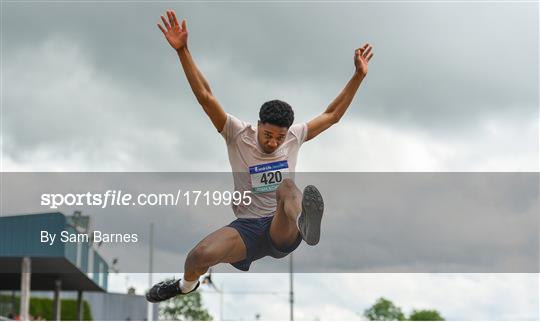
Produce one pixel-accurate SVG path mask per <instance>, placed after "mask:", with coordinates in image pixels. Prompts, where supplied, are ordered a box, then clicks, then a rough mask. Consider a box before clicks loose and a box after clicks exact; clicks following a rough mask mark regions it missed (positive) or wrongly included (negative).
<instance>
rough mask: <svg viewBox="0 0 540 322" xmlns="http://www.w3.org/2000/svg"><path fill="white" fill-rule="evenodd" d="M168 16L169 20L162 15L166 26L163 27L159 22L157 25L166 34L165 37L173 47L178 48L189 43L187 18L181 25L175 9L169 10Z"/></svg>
mask: <svg viewBox="0 0 540 322" xmlns="http://www.w3.org/2000/svg"><path fill="white" fill-rule="evenodd" d="M167 18H168V20H167V19H165V17H163V16H161V20H162V21H163V24H164V25H165V28H163V27H162V26H161V25H160V24H159V23H158V24H157V26H158V28H159V29H160V30H161V32H163V35H165V38H166V39H167V41H168V42H169V44H170V45H171V47H172V48H174V49H176V50H178V49H180V48H182V47H184V46H186V45H187V40H188V31H187V26H186V20H185V19H183V20H182V26H180V25H179V24H178V19H177V18H176V14H175V13H174V11H173V10H167Z"/></svg>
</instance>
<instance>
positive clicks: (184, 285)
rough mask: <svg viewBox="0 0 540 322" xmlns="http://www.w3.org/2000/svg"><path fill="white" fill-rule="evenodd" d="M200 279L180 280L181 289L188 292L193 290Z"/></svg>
mask: <svg viewBox="0 0 540 322" xmlns="http://www.w3.org/2000/svg"><path fill="white" fill-rule="evenodd" d="M198 281H199V280H194V281H186V280H185V279H181V280H180V289H181V290H182V292H183V293H187V292H189V291H192V290H193V289H194V288H195V285H197V282H198Z"/></svg>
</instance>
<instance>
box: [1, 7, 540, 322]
mask: <svg viewBox="0 0 540 322" xmlns="http://www.w3.org/2000/svg"><path fill="white" fill-rule="evenodd" d="M168 8H171V9H174V10H176V12H177V16H178V17H179V18H186V19H187V21H188V29H189V31H190V36H189V40H190V42H189V43H190V50H191V52H192V54H193V57H194V59H195V61H196V62H197V64H198V65H199V67H200V69H201V70H202V72H203V73H204V75H205V76H206V78H207V79H208V81H209V83H210V86H211V87H212V90H213V92H214V94H215V95H216V97H217V98H218V100H219V101H220V102H221V104H222V105H223V107H224V108H225V109H226V111H227V112H229V113H231V114H234V115H236V116H237V117H239V118H241V119H244V120H246V121H251V122H256V120H257V113H258V109H259V107H260V105H261V104H262V103H263V102H264V101H267V100H270V99H275V98H278V99H282V100H285V101H287V102H289V103H290V104H291V105H292V106H293V108H294V109H295V113H296V120H297V121H298V122H304V121H307V120H309V119H310V118H312V117H314V116H316V115H317V114H318V113H321V112H322V111H323V110H324V109H325V108H326V106H327V105H328V104H329V103H330V102H331V101H332V100H333V99H334V97H335V96H336V95H337V94H338V93H339V92H340V90H341V89H342V88H343V86H344V85H345V84H346V82H347V81H348V80H349V78H350V77H351V75H352V73H353V71H354V65H353V51H354V49H355V48H358V47H360V46H361V45H362V44H363V43H364V42H370V43H371V44H372V45H373V47H374V49H373V50H374V52H375V56H374V58H373V59H372V61H371V63H370V69H369V74H368V76H367V78H366V79H365V80H364V83H363V84H362V86H361V88H360V90H359V92H358V94H357V96H356V98H355V100H354V101H353V103H352V105H351V107H350V109H349V111H348V112H347V114H346V115H345V117H344V118H343V119H342V121H341V122H340V123H338V124H337V125H336V126H334V127H332V128H331V129H330V130H328V131H327V132H325V133H324V134H322V135H321V136H320V137H318V138H317V139H316V140H314V141H312V142H308V143H306V144H305V145H304V146H303V147H302V150H301V151H302V152H301V154H300V158H299V163H298V166H297V170H298V171H332V172H335V171H404V172H408V171H449V172H456V171H501V172H504V171H510V172H511V171H538V169H539V166H538V161H539V160H538V122H539V115H538V70H539V68H538V67H539V66H538V4H537V3H531V2H529V3H525V2H521V3H512V2H507V3H487V2H485V3H479V2H475V3H463V2H459V3H441V2H439V3H418V2H415V3H413V2H408V3H406V2H385V3H374V2H373V3H372V2H369V3H366V2H357V3H339V4H335V3H328V2H327V3H279V4H272V3H266V2H265V3H262V2H258V3H253V2H251V3H247V2H246V3H238V2H237V3H208V2H206V3H198V4H197V3H181V2H174V3H173V2H171V3H156V4H152V3H148V2H114V3H104V2H80V3H76V2H72V3H70V2H57V3H52V2H27V3H21V2H8V3H2V9H3V12H2V19H1V20H2V37H3V38H2V84H3V85H2V91H3V92H2V115H1V116H2V121H1V125H2V142H1V148H2V156H1V162H2V164H1V169H2V171H227V170H229V165H228V161H227V154H226V149H225V146H224V142H223V139H222V138H221V136H220V135H218V134H217V133H216V131H215V129H214V128H213V126H212V125H211V123H210V122H209V121H208V119H207V118H206V116H205V115H204V113H203V112H202V110H201V108H200V107H199V106H198V105H197V103H196V100H195V99H194V97H193V95H192V93H191V90H190V89H189V86H188V84H187V82H186V80H185V77H184V75H183V73H182V71H181V68H180V66H179V61H178V57H176V55H175V53H174V51H173V50H172V49H171V48H170V47H169V45H168V44H167V42H166V41H165V40H164V38H163V35H162V34H161V32H160V31H159V30H158V29H157V27H156V23H157V22H158V21H159V15H160V14H163V13H164V12H165V10H166V9H168ZM231 218H232V215H231ZM231 276H232V277H231V278H232V279H231V280H230V281H227V282H226V283H227V287H229V286H228V285H229V283H231V284H233V285H235V284H239V283H243V284H242V285H246V288H248V287H249V285H250V284H249V283H252V284H251V285H262V284H261V283H263V280H265V277H264V276H263V277H261V278H259V279H257V280H256V281H253V282H249V280H248V279H251V278H254V277H255V276H256V275H245V274H242V275H231ZM246 276H251V277H249V278H248V277H246ZM306 278H310V280H309V282H308V283H306V285H308V284H309V285H310V286H309V287H311V288H309V287H307V286H299V292H302V291H304V292H306V293H305V294H310V295H312V294H324V293H325V292H324V291H322V290H323V289H325V288H328V289H331V290H330V291H329V292H330V294H333V295H334V296H323V295H318V296H309V299H310V302H307V301H306V298H308V297H307V296H305V297H302V296H300V295H299V299H298V306H297V308H298V310H299V313H298V314H299V315H298V317H299V318H305V319H314V318H317V317H318V318H321V319H333V318H334V317H336V316H339V317H341V318H343V319H355V318H358V316H357V315H356V312H361V309H363V308H365V307H366V306H367V305H370V304H372V303H373V302H374V301H375V300H376V298H377V297H379V296H384V295H385V294H387V295H388V296H390V295H391V296H392V299H394V298H395V299H396V302H398V304H402V305H403V306H404V307H406V308H407V309H409V308H411V307H417V306H418V307H423V306H425V307H434V308H437V309H439V310H440V311H441V312H442V313H443V315H445V317H447V318H457V319H493V320H498V319H522V320H526V319H538V318H539V312H538V276H537V275H536V274H532V275H520V276H517V277H516V276H504V275H489V276H473V277H471V276H466V275H463V276H460V275H453V276H450V277H449V276H439V275H434V276H428V277H425V278H427V279H430V282H429V283H428V282H426V280H423V278H424V277H418V276H416V275H399V276H397V277H394V278H393V279H392V278H390V279H388V278H386V277H384V278H383V277H381V276H379V275H365V276H364V277H362V276H360V277H356V280H354V281H351V280H350V279H348V277H347V276H341V275H332V276H331V277H328V276H326V277H325V276H317V277H314V276H311V277H306ZM135 279H136V278H135V277H133V279H132V280H135ZM364 279H368V280H370V281H375V282H373V283H374V284H373V285H377V287H375V286H373V287H366V283H367V282H366V280H364ZM433 281H435V282H433ZM123 282H124V281H123V280H119V279H116V280H114V278H113V279H112V280H111V284H112V285H113V289H123V288H122V287H120V286H119V285H122V283H123ZM279 283H281V284H280V289H282V288H283V289H285V288H286V285H285V284H284V283H286V278H282V280H281V282H279ZM142 285H145V284H144V283H143V284H142ZM419 285H422V286H421V287H420V286H419ZM426 285H432V286H431V287H428V286H426ZM230 288H231V289H233V286H231V287H230ZM441 289H443V290H444V292H441ZM139 292H142V289H141V290H139ZM300 294H301V293H300ZM441 294H442V295H441ZM523 294H531V296H523ZM438 296H442V297H438ZM355 298H359V299H360V300H359V301H360V302H359V303H361V304H362V305H359V306H354V305H352V304H351V301H350V299H355ZM205 299H206V300H207V301H208V303H210V305H214V306H212V307H213V310H214V313H215V312H216V311H215V307H216V306H215V305H216V304H215V302H212V301H214V300H213V299H212V296H210V295H208V296H206V295H205ZM251 299H252V300H253V299H254V297H251ZM255 299H256V300H255V301H252V302H246V303H249V305H250V306H251V307H253V310H254V311H255V310H257V311H260V312H261V313H262V318H263V319H279V318H286V315H284V316H282V315H280V316H277V315H272V314H274V313H263V312H267V311H266V310H269V305H268V301H267V300H261V299H260V298H256V297H255ZM237 300H238V301H247V299H246V298H237ZM212 303H214V304H212ZM276 303H278V304H275V305H276V306H271V307H272V308H273V309H272V310H271V312H277V311H278V310H281V309H282V308H284V309H286V306H287V303H286V299H285V300H284V301H281V302H279V301H276ZM279 303H281V304H279ZM230 307H231V312H230V315H227V314H226V317H229V318H238V319H240V318H242V319H244V318H246V319H252V318H253V315H252V313H249V314H248V313H247V312H243V311H242V310H241V309H240V308H239V307H238V308H236V309H235V306H234V305H232V304H231V306H230ZM495 307H497V309H495ZM268 312H270V311H268ZM215 314H217V313H215ZM243 314H246V315H243Z"/></svg>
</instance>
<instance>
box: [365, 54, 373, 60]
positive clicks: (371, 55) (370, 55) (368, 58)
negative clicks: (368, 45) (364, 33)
mask: <svg viewBox="0 0 540 322" xmlns="http://www.w3.org/2000/svg"><path fill="white" fill-rule="evenodd" d="M371 57H373V53H371V54H369V56H368V57H367V58H366V60H367V61H368V62H369V60H370V59H371Z"/></svg>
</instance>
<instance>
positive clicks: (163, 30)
mask: <svg viewBox="0 0 540 322" xmlns="http://www.w3.org/2000/svg"><path fill="white" fill-rule="evenodd" d="M157 26H158V28H159V29H160V30H161V32H162V33H163V34H164V35H165V36H166V35H167V31H165V29H163V27H162V26H161V25H160V24H159V23H158V24H157Z"/></svg>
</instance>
